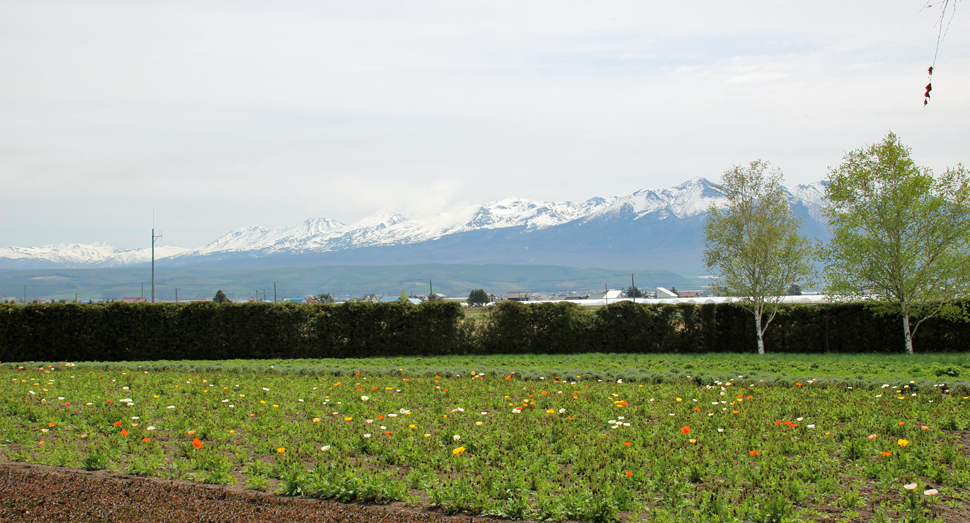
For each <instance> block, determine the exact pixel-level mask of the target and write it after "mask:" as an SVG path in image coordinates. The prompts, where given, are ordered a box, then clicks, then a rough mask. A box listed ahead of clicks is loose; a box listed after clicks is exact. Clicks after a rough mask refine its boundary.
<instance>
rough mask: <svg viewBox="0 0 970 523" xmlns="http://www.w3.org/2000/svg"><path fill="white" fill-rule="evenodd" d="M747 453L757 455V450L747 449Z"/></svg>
mask: <svg viewBox="0 0 970 523" xmlns="http://www.w3.org/2000/svg"><path fill="white" fill-rule="evenodd" d="M748 454H750V455H752V456H757V455H758V451H757V450H751V451H748Z"/></svg>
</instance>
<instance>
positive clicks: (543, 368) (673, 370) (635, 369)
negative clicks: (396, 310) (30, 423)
mask: <svg viewBox="0 0 970 523" xmlns="http://www.w3.org/2000/svg"><path fill="white" fill-rule="evenodd" d="M42 364H43V363H42V362H23V363H16V362H7V363H0V368H7V369H14V368H17V367H20V366H24V367H28V368H30V367H37V366H39V365H42ZM75 365H76V366H77V367H83V368H87V369H95V370H99V371H105V372H118V371H129V370H131V369H141V370H143V371H152V372H156V371H179V372H189V373H194V374H198V373H209V372H219V373H235V374H246V373H251V372H256V373H270V374H280V375H294V374H295V375H310V376H313V375H327V376H335V377H336V376H352V375H354V374H356V373H359V372H366V373H367V374H368V375H370V376H380V377H400V376H404V375H405V372H404V371H403V370H402V369H403V368H404V367H406V368H407V372H406V374H407V376H414V377H429V376H435V375H446V376H447V375H461V376H464V375H467V374H469V373H470V372H476V373H479V374H484V375H486V376H490V377H502V376H510V375H511V376H515V377H516V378H518V379H521V380H527V381H532V380H540V381H541V379H543V378H544V377H545V376H552V375H566V376H572V375H581V376H583V377H584V378H585V379H587V380H593V381H597V380H599V381H617V380H622V381H624V382H632V383H638V384H639V383H643V384H662V383H667V384H670V383H683V382H689V383H694V384H697V385H710V384H713V383H715V382H717V381H730V380H731V379H732V378H735V377H736V376H739V375H742V376H745V378H746V379H748V380H751V381H752V382H758V383H759V384H767V385H781V386H791V385H792V384H794V383H796V382H806V381H812V382H814V383H818V384H825V385H835V386H840V387H853V388H879V387H881V386H882V385H883V384H885V383H887V382H893V381H907V382H909V383H911V385H912V387H913V388H917V389H918V388H926V387H931V386H933V385H935V384H938V383H940V382H941V381H945V382H946V383H947V386H948V387H949V388H950V389H952V390H955V391H960V392H963V391H966V392H970V380H968V377H970V353H967V352H954V353H940V352H936V353H926V354H916V355H913V356H908V355H899V354H765V355H757V354H753V353H748V354H738V353H708V354H631V353H623V354H616V353H614V354H602V353H592V354H591V353H587V354H495V355H447V356H408V357H372V358H325V359H261V360H182V361H143V362H78V363H77V364H75Z"/></svg>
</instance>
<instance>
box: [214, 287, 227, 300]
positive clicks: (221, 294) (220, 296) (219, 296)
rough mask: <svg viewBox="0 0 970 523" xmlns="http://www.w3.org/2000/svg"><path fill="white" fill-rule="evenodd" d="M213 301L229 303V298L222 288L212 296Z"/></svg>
mask: <svg viewBox="0 0 970 523" xmlns="http://www.w3.org/2000/svg"><path fill="white" fill-rule="evenodd" d="M212 301H214V302H216V303H228V302H229V298H228V297H226V293H224V292H222V289H219V290H217V291H216V295H215V296H213V297H212Z"/></svg>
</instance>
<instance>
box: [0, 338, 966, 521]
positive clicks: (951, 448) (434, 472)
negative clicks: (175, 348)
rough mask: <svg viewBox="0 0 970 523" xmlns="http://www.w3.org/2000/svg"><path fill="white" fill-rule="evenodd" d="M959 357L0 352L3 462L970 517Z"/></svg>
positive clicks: (788, 515) (227, 480) (546, 506)
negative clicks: (17, 358)
mask: <svg viewBox="0 0 970 523" xmlns="http://www.w3.org/2000/svg"><path fill="white" fill-rule="evenodd" d="M968 374H970V359H968V357H967V356H966V355H964V354H958V355H920V356H917V357H905V356H871V355H865V356H817V355H816V356H806V355H769V356H767V357H757V356H754V355H703V356H685V355H578V356H533V355H512V356H490V357H477V356H476V357H472V356H453V357H438V358H393V359H370V360H299V361H272V362H270V361H228V362H153V363H124V364H119V363H115V364H95V363H78V364H75V365H72V364H63V363H61V364H58V363H51V364H47V365H44V366H43V367H41V365H40V364H39V363H36V364H26V363H25V364H20V365H18V364H9V363H5V364H3V365H0V459H4V460H8V461H20V462H31V463H44V464H50V465H57V466H66V467H76V468H86V469H89V470H98V469H107V470H117V471H120V472H127V473H131V474H137V475H146V476H158V477H164V478H178V479H189V480H192V481H197V482H203V483H214V484H225V485H234V487H235V488H246V489H254V490H272V491H276V492H280V493H282V494H286V495H307V496H316V497H323V498H335V499H337V500H340V501H345V502H350V501H364V502H376V503H384V502H390V501H404V502H407V503H411V504H414V505H417V506H421V507H426V508H431V509H434V510H439V511H442V512H446V513H471V514H482V515H492V516H500V517H506V518H514V519H522V518H526V519H552V520H563V519H573V520H582V521H612V520H615V519H620V520H625V521H639V520H643V521H685V520H693V521H734V520H737V521H744V520H747V521H799V520H801V521H900V520H907V521H933V520H940V521H956V520H967V519H970V491H968V490H967V489H968V488H970V454H968V450H967V445H968V443H970V433H968V432H967V430H968V429H970V399H968V392H967V389H966V386H965V384H964V382H963V381H961V380H963V379H966V376H967V375H968Z"/></svg>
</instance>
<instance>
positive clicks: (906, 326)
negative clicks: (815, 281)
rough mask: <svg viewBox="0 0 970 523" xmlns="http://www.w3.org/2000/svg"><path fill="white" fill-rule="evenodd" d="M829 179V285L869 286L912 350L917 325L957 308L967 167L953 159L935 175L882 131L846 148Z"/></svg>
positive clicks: (965, 252) (852, 292)
mask: <svg viewBox="0 0 970 523" xmlns="http://www.w3.org/2000/svg"><path fill="white" fill-rule="evenodd" d="M829 182H830V183H829V185H828V186H826V190H825V192H826V197H827V198H828V200H829V202H830V205H829V206H828V207H827V208H826V210H825V213H826V216H827V217H828V219H829V223H830V224H831V228H832V240H831V242H830V243H829V245H828V246H827V247H826V248H825V249H824V250H823V253H824V258H825V261H826V269H825V273H826V277H827V278H828V291H829V293H831V294H835V295H840V296H843V297H846V298H853V297H859V296H860V295H861V294H863V292H864V291H871V292H873V293H874V294H875V295H874V296H872V299H871V300H870V303H871V305H872V307H873V309H874V310H875V311H876V312H878V313H881V314H891V315H894V316H897V317H901V319H902V327H903V339H904V343H905V347H906V352H908V353H912V352H913V341H912V340H913V336H914V335H915V334H916V331H917V329H918V328H919V327H920V326H921V325H923V324H924V322H925V321H927V320H929V319H930V318H934V317H937V316H942V317H950V318H953V317H956V316H959V315H960V314H961V313H962V310H961V309H959V308H958V307H955V306H953V305H954V304H953V302H952V301H951V300H952V299H953V298H955V297H957V296H961V295H965V294H966V293H967V291H968V290H970V174H968V172H967V170H966V169H964V168H963V166H962V165H958V166H957V167H956V168H954V169H947V171H946V173H945V174H943V175H942V176H939V177H935V176H934V175H933V173H932V171H930V170H929V169H926V168H921V167H919V166H917V165H916V164H915V162H913V160H912V159H911V158H910V149H909V148H908V147H906V146H904V145H903V144H902V142H901V141H900V140H899V138H898V137H897V136H896V135H895V134H893V133H889V135H887V136H886V138H884V139H883V141H882V142H880V143H878V144H874V145H872V146H870V147H867V148H862V149H857V150H855V151H851V152H848V153H846V155H845V157H844V158H843V160H842V164H841V165H840V166H839V167H838V168H837V169H833V170H831V172H830V173H829ZM911 320H914V321H915V323H914V324H911V323H910V322H911Z"/></svg>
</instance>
